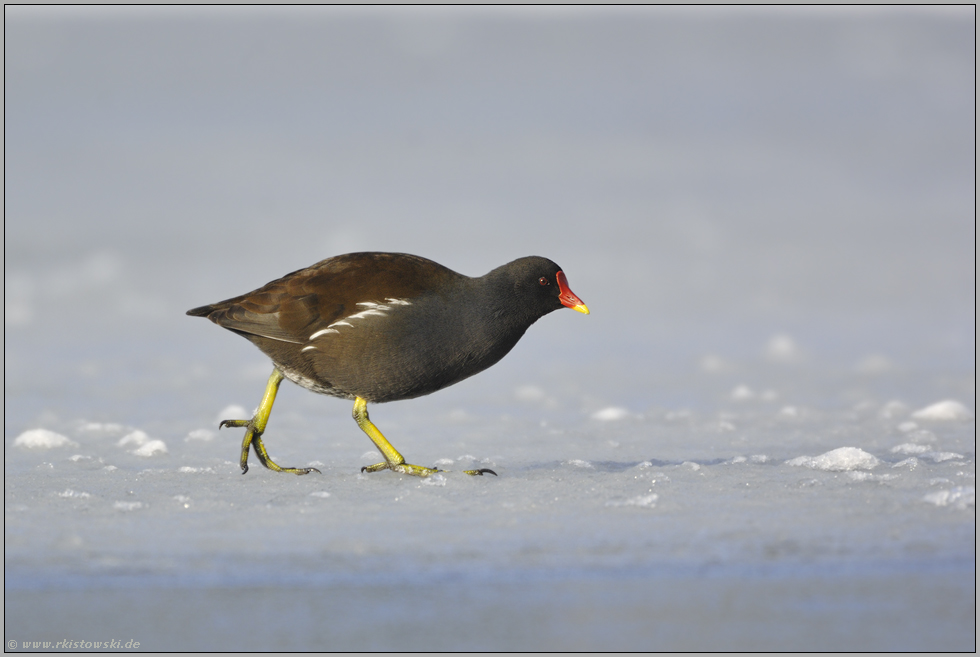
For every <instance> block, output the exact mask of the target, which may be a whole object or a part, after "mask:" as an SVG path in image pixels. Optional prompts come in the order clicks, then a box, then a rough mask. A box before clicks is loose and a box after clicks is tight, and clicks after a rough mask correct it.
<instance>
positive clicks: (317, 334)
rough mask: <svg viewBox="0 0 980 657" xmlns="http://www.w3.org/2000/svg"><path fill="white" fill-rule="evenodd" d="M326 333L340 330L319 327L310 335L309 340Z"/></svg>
mask: <svg viewBox="0 0 980 657" xmlns="http://www.w3.org/2000/svg"><path fill="white" fill-rule="evenodd" d="M331 326H333V324H331ZM327 333H340V331H337V330H335V329H332V328H329V327H328V328H325V329H320V330H319V331H317V332H316V333H314V334H313V335H311V336H310V340H316V339H317V338H318V337H320V336H321V335H326V334H327Z"/></svg>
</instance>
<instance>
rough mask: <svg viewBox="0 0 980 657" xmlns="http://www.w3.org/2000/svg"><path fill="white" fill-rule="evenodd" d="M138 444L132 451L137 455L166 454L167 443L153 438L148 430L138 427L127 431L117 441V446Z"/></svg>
mask: <svg viewBox="0 0 980 657" xmlns="http://www.w3.org/2000/svg"><path fill="white" fill-rule="evenodd" d="M130 445H136V449H134V450H132V453H133V454H135V455H136V456H153V455H155V454H166V453H167V444H166V443H165V442H163V441H162V440H152V439H151V438H150V437H149V436H148V435H146V432H144V431H140V430H139V429H136V430H135V431H131V432H129V433H127V434H126V435H125V436H123V437H122V438H120V439H119V442H117V443H116V446H117V447H129V446H130Z"/></svg>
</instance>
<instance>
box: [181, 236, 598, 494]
mask: <svg viewBox="0 0 980 657" xmlns="http://www.w3.org/2000/svg"><path fill="white" fill-rule="evenodd" d="M563 306H564V307H567V308H571V309H573V310H577V311H579V312H582V313H585V314H589V309H588V308H587V307H586V306H585V304H584V303H582V301H581V299H579V298H578V297H577V296H575V295H574V294H573V293H572V291H571V290H570V289H569V288H568V281H567V280H566V278H565V274H563V273H562V271H561V268H560V267H558V265H556V264H555V263H553V262H552V261H550V260H548V259H547V258H541V257H537V256H531V257H527V258H520V259H518V260H515V261H513V262H510V263H508V264H506V265H504V266H502V267H498V268H497V269H494V270H493V271H491V272H490V273H489V274H487V275H485V276H480V277H478V278H470V277H469V276H463V275H462V274H457V273H456V272H454V271H452V270H451V269H448V268H446V267H443V266H442V265H440V264H437V263H435V262H432V261H431V260H427V259H425V258H421V257H419V256H414V255H408V254H405V253H349V254H347V255H341V256H336V257H333V258H327V259H326V260H322V261H320V262H318V263H316V264H315V265H313V266H312V267H307V268H306V269H300V270H299V271H295V272H293V273H291V274H287V275H286V276H283V277H282V278H280V279H277V280H274V281H272V282H271V283H267V284H266V285H264V286H262V287H260V288H259V289H257V290H255V291H253V292H249V293H248V294H243V295H242V296H238V297H234V298H232V299H227V300H225V301H219V302H218V303H213V304H210V305H207V306H201V307H200V308H194V309H192V310H188V311H187V314H188V315H192V316H195V317H207V318H208V319H210V320H211V321H212V322H214V323H215V324H217V325H218V326H223V327H224V328H226V329H228V330H229V331H233V332H234V333H237V334H238V335H240V336H242V337H244V338H246V339H248V340H250V341H251V342H252V343H253V344H254V345H255V346H256V347H258V348H259V349H261V350H262V351H263V352H264V353H265V354H266V355H267V356H268V357H269V358H271V359H272V362H273V364H274V366H275V367H274V369H273V370H272V375H271V376H270V377H269V382H268V383H267V384H266V388H265V394H264V395H263V397H262V402H261V403H260V404H259V407H258V409H257V410H256V412H255V416H254V417H253V418H252V419H251V420H224V421H222V422H221V423H220V424H219V425H218V428H219V429H220V428H221V427H225V426H228V427H245V428H246V431H245V439H244V440H243V441H242V455H241V467H242V474H244V473H246V472H248V450H249V446H251V447H253V448H254V449H255V454H256V456H258V458H259V460H260V461H261V462H262V465H264V466H265V467H267V468H269V469H271V470H276V471H278V472H292V473H295V474H307V473H309V472H312V471H316V472H319V470H317V469H316V468H282V467H280V466H278V465H276V464H275V463H274V462H273V461H272V460H271V459H270V458H269V454H268V452H267V451H266V449H265V446H264V445H263V444H262V433H263V432H264V431H265V428H266V424H267V423H268V421H269V413H270V412H271V411H272V404H273V403H274V402H275V399H276V392H277V391H278V390H279V384H280V383H282V380H283V378H284V377H285V378H287V379H289V380H290V381H292V382H294V383H296V384H298V385H300V386H302V387H304V388H306V389H308V390H312V391H313V392H319V393H322V394H325V395H332V396H334V397H343V398H344V399H353V400H354V419H355V420H356V421H357V424H358V426H360V427H361V429H362V430H363V431H364V433H366V434H367V435H368V437H370V438H371V440H372V441H373V442H374V444H375V446H376V447H377V448H378V450H379V451H380V452H381V455H382V456H383V457H384V461H383V462H382V463H377V464H375V465H371V466H368V467H365V468H361V471H362V472H363V471H367V472H376V471H378V470H385V469H387V470H394V471H395V472H401V473H403V474H410V475H416V476H419V477H427V476H429V475H431V474H433V473H435V472H438V470H437V469H435V468H426V467H422V466H418V465H411V464H409V463H406V462H405V459H404V457H402V455H401V454H399V453H398V451H397V450H396V449H395V448H394V447H392V446H391V443H389V442H388V440H387V439H385V437H384V436H383V435H382V434H381V432H380V431H379V430H378V428H377V427H375V426H374V424H373V423H372V422H371V421H370V419H369V418H368V413H367V404H368V402H389V401H395V400H398V399H411V398H413V397H420V396H422V395H428V394H429V393H432V392H435V391H436V390H441V389H442V388H445V387H446V386H450V385H452V384H454V383H457V382H459V381H462V380H463V379H465V378H467V377H470V376H473V375H474V374H476V373H477V372H482V371H483V370H485V369H487V368H488V367H490V366H491V365H493V364H494V363H496V362H497V361H498V360H500V359H501V358H503V357H504V356H505V355H506V354H507V352H508V351H510V350H511V348H513V346H514V345H515V344H517V341H518V340H520V339H521V336H522V335H524V332H525V331H527V329H528V327H529V326H531V324H533V323H534V322H535V321H537V320H538V318H540V317H542V316H544V315H547V314H548V313H550V312H551V311H553V310H558V309H559V308H561V307H563ZM484 472H488V473H491V474H496V473H495V472H493V471H492V470H485V469H484V470H469V471H467V473H468V474H480V475H482V474H483V473H484Z"/></svg>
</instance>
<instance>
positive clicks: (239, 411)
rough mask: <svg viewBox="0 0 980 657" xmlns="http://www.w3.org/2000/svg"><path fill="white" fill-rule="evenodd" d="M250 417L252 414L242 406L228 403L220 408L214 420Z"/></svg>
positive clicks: (245, 418)
mask: <svg viewBox="0 0 980 657" xmlns="http://www.w3.org/2000/svg"><path fill="white" fill-rule="evenodd" d="M250 417H252V414H251V413H249V412H248V411H246V410H245V407H244V406H239V405H238V404H229V405H228V406H225V407H224V408H222V409H221V412H219V413H218V415H217V417H216V418H215V421H216V422H222V421H224V420H247V419H248V418H250Z"/></svg>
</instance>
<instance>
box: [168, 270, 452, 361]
mask: <svg viewBox="0 0 980 657" xmlns="http://www.w3.org/2000/svg"><path fill="white" fill-rule="evenodd" d="M458 278H462V277H461V276H460V275H459V274H457V273H456V272H454V271H452V270H451V269H448V268H446V267H443V266H442V265H440V264H438V263H435V262H432V261H431V260H427V259H426V258H420V257H419V256H413V255H408V254H404V253H350V254H347V255H342V256H336V257H333V258H328V259H326V260H322V261H320V262H318V263H317V264H315V265H313V266H312V267H307V268H306V269H301V270H299V271H295V272H293V273H291V274H287V275H286V276H283V277H282V278H279V279H277V280H274V281H271V282H270V283H267V284H266V285H263V286H262V287H260V288H259V289H257V290H254V291H252V292H249V293H248V294H243V295H241V296H238V297H234V298H232V299H226V300H225V301H219V302H218V303H214V304H211V305H208V306H202V307H200V308H194V309H193V310H189V311H188V312H187V314H188V315H194V316H201V317H207V318H208V319H210V320H211V321H212V322H214V323H215V324H218V325H219V326H222V327H224V328H226V329H229V330H231V331H235V332H238V333H243V334H249V335H256V336H261V337H265V338H270V339H272V340H277V341H281V342H292V343H295V344H301V343H305V342H306V341H307V339H308V338H309V336H310V335H311V334H313V333H315V332H316V331H318V330H320V329H321V328H323V327H326V326H327V325H329V324H330V323H332V322H335V321H337V320H340V319H343V318H344V317H347V316H349V315H352V314H354V313H356V312H359V311H361V310H362V308H360V307H358V306H357V304H358V303H360V302H365V301H377V302H383V301H384V300H385V299H386V298H396V299H413V298H417V297H419V296H422V295H424V294H426V293H430V292H433V291H434V290H435V289H448V288H450V287H451V286H449V285H447V284H446V283H447V281H450V280H451V279H458Z"/></svg>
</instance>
